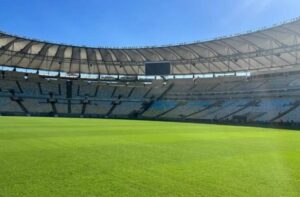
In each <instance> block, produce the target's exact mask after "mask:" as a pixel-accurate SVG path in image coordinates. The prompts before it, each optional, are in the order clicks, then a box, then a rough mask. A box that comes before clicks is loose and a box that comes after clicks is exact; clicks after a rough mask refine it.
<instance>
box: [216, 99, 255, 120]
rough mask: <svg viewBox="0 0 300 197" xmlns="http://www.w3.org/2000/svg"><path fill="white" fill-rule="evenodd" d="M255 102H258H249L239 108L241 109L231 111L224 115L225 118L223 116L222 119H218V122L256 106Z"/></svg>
mask: <svg viewBox="0 0 300 197" xmlns="http://www.w3.org/2000/svg"><path fill="white" fill-rule="evenodd" d="M257 102H258V101H250V102H249V103H247V104H246V105H244V106H241V108H239V109H237V110H236V111H233V112H232V113H230V114H228V115H226V116H224V117H222V118H220V119H218V120H225V119H227V118H229V117H231V116H233V115H235V114H237V113H239V112H241V111H243V110H244V109H247V108H248V107H251V106H253V105H255V104H257Z"/></svg>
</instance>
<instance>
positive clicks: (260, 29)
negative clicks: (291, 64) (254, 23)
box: [0, 16, 300, 50]
mask: <svg viewBox="0 0 300 197" xmlns="http://www.w3.org/2000/svg"><path fill="white" fill-rule="evenodd" d="M296 21H300V16H299V17H295V18H292V19H289V20H285V21H283V22H279V23H275V24H272V25H270V26H263V27H258V28H256V29H252V30H248V31H244V32H240V33H235V34H230V35H224V36H218V37H214V38H210V39H204V40H195V41H192V42H181V43H176V44H163V45H150V46H130V47H110V46H98V47H96V46H87V45H75V44H69V43H64V42H51V41H48V40H43V39H37V38H31V37H27V36H20V35H16V34H12V33H8V32H5V31H1V30H0V34H6V35H8V36H12V37H16V38H20V39H25V40H29V41H32V42H41V43H45V44H53V45H61V46H66V47H78V48H91V49H112V50H114V49H151V48H166V47H177V46H184V45H193V44H201V43H205V42H211V41H218V40H222V39H228V38H229V39H230V38H233V37H237V36H246V35H248V34H252V33H256V32H261V31H265V30H271V29H273V28H276V27H280V26H281V25H285V24H290V23H293V22H296Z"/></svg>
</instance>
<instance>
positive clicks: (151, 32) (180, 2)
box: [0, 0, 300, 47]
mask: <svg viewBox="0 0 300 197" xmlns="http://www.w3.org/2000/svg"><path fill="white" fill-rule="evenodd" d="M299 16H300V0H0V31H3V32H7V33H10V34H15V35H20V36H25V37H29V38H35V39H39V40H46V41H50V42H55V43H65V44H72V45H85V46H93V47H101V46H102V47H137V46H138V47H141V46H154V45H167V44H177V43H184V42H185V43H186V42H187V43H189V42H193V41H204V40H210V39H213V38H216V37H220V36H228V35H231V34H236V33H243V32H246V31H248V30H253V29H258V28H262V27H265V26H271V25H273V24H276V23H280V22H283V21H286V20H289V19H292V18H296V17H299Z"/></svg>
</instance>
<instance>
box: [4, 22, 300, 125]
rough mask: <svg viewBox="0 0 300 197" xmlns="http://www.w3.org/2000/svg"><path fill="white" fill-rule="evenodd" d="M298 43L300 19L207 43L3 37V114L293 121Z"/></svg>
mask: <svg viewBox="0 0 300 197" xmlns="http://www.w3.org/2000/svg"><path fill="white" fill-rule="evenodd" d="M278 29H280V30H278ZM261 32H263V33H261ZM256 34H259V37H262V38H263V39H255V37H256V36H255V35H256ZM253 35H254V36H253ZM297 39H300V20H294V21H291V22H289V23H284V24H281V25H279V26H275V27H272V28H268V29H263V30H260V31H259V32H250V33H247V34H241V35H236V36H232V37H226V38H221V39H217V40H211V41H207V42H196V43H191V44H183V45H176V46H164V47H145V48H143V47H142V48H133V49H129V48H123V49H113V50H111V49H109V48H88V47H76V46H65V45H59V44H55V43H45V42H42V41H38V40H32V39H27V38H21V37H15V36H13V35H8V34H5V33H0V64H1V66H0V68H1V70H2V71H1V73H0V114H1V115H27V116H70V117H109V118H137V119H161V120H176V121H197V122H198V121H204V122H231V123H263V124H266V123H272V124H284V123H288V124H298V123H299V124H300V116H299V114H300V106H299V105H300V99H299V95H300V68H299V63H300V62H299V58H298V53H299V50H300V48H299V45H298V43H297V42H296V41H295V40H297ZM270 43H272V44H270ZM36 45H39V46H40V47H39V50H37V49H36V48H34V47H35V46H36ZM32 49H35V53H32ZM79 51H80V52H79ZM72 53H73V55H70V54H72ZM24 54H26V55H24ZM78 62H79V64H78ZM80 62H81V63H82V64H80ZM148 62H155V63H160V62H162V63H167V64H169V65H170V73H169V75H164V76H160V75H156V76H148V75H147V73H146V71H145V64H146V63H148Z"/></svg>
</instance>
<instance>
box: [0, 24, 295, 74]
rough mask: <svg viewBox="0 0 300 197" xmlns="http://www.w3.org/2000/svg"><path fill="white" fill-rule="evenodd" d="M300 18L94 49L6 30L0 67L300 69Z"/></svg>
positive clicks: (104, 70) (184, 71)
mask: <svg viewBox="0 0 300 197" xmlns="http://www.w3.org/2000/svg"><path fill="white" fill-rule="evenodd" d="M299 44H300V20H299V19H294V20H292V21H289V22H286V23H282V24H280V25H276V26H273V27H270V28H265V29H261V30H257V31H252V32H247V33H245V34H239V35H234V36H230V37H222V38H217V39H215V40H210V41H204V42H194V43H189V44H178V45H169V46H158V47H156V46H155V47H140V48H105V47H99V48H93V47H86V46H73V45H66V44H57V43H49V42H46V41H40V40H34V39H29V38H25V37H19V36H15V35H9V34H7V33H4V32H0V65H5V66H12V67H16V68H28V69H34V70H46V71H56V72H64V73H71V74H75V73H77V74H78V73H79V74H80V73H81V74H82V73H85V74H111V75H143V74H145V65H144V64H145V63H146V62H170V63H171V72H172V74H174V75H175V74H180V75H182V74H205V73H224V72H238V71H254V70H256V71H260V70H264V71H266V70H270V69H282V68H293V67H297V66H298V63H299V49H300V46H299Z"/></svg>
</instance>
